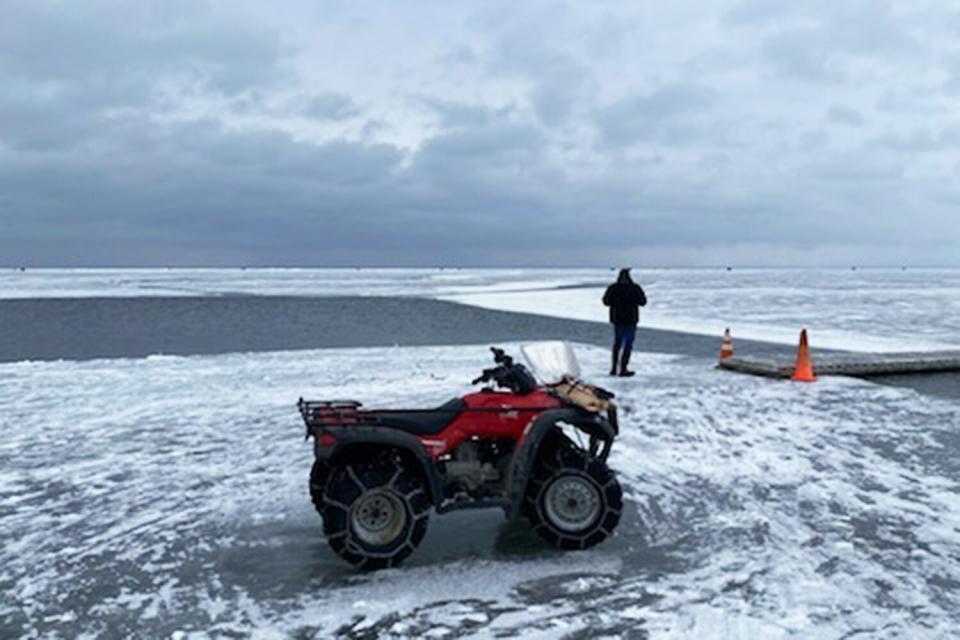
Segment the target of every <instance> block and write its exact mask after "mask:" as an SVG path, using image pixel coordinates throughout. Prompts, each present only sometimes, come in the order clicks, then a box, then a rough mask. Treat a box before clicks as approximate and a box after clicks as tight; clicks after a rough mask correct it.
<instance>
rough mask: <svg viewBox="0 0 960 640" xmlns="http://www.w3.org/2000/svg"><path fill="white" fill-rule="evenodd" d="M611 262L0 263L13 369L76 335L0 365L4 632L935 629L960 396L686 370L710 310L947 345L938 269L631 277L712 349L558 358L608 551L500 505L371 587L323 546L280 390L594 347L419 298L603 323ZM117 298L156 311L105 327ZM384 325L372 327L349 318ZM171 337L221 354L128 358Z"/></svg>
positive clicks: (951, 598)
mask: <svg viewBox="0 0 960 640" xmlns="http://www.w3.org/2000/svg"><path fill="white" fill-rule="evenodd" d="M612 275H613V274H611V273H610V272H609V271H608V270H601V269H596V270H519V269H518V270H428V269H418V270H319V269H308V270H292V269H279V270H253V269H250V270H245V271H244V270H239V269H237V270H62V271H56V270H51V271H45V270H44V271H36V270H28V271H25V272H19V271H13V270H9V271H4V272H2V273H0V298H5V300H0V310H4V311H5V312H6V313H8V315H9V314H10V311H11V310H12V309H13V308H14V307H13V306H11V305H12V304H14V303H16V304H17V305H20V306H18V309H20V307H23V309H20V310H19V311H18V312H17V313H24V314H26V315H20V316H18V318H21V319H20V320H17V323H18V324H22V325H23V326H21V327H20V328H19V329H18V330H19V331H20V333H16V332H14V331H11V332H8V333H10V335H13V334H14V333H16V336H20V338H17V340H20V341H23V340H26V341H27V342H29V345H28V346H27V348H26V352H28V353H36V352H37V349H38V345H39V343H40V341H41V340H42V338H43V334H47V333H50V332H49V331H46V330H45V329H44V328H43V326H44V325H43V324H42V322H45V321H50V320H51V318H50V316H51V315H52V316H55V318H54V319H55V320H56V321H57V322H58V323H61V324H63V323H66V325H68V326H70V327H71V328H72V330H74V331H75V333H76V335H77V336H79V337H78V338H77V340H78V341H85V344H84V348H85V349H87V350H86V351H84V350H79V351H74V352H67V351H64V350H62V349H63V348H64V345H59V346H58V345H57V344H52V345H48V346H50V348H51V351H50V354H49V355H50V357H62V358H63V357H65V358H68V359H65V360H61V361H50V362H39V361H33V362H31V361H19V362H7V363H2V364H0V433H2V437H0V538H2V540H3V542H2V546H0V594H2V599H0V637H18V636H25V637H53V638H74V637H95V636H105V637H123V636H129V635H141V636H147V637H166V636H175V637H207V635H208V634H209V636H214V637H223V636H227V637H231V636H232V637H245V636H248V635H255V636H257V637H268V638H270V637H277V638H285V637H296V638H327V637H349V638H364V637H390V636H394V637H410V636H416V637H455V636H472V637H480V638H484V637H491V636H497V637H521V636H522V637H541V638H567V637H569V638H576V637H584V636H586V635H587V634H597V633H608V634H609V635H612V636H618V637H645V634H649V635H650V636H651V637H654V638H688V637H697V638H730V637H741V638H751V639H752V638H787V637H798V638H807V637H830V638H840V637H869V638H899V637H910V638H944V637H951V636H952V634H953V633H954V630H955V629H956V628H958V625H960V607H958V605H957V604H956V602H957V599H958V596H960V499H958V495H960V464H958V462H957V460H958V459H960V457H958V455H957V453H958V450H960V399H957V398H952V397H949V396H948V397H945V398H944V397H935V396H931V395H924V394H920V393H917V392H916V391H912V390H910V389H905V388H893V387H887V386H881V385H876V384H872V383H869V382H862V381H856V380H849V379H842V378H832V379H831V378H825V379H822V380H821V381H820V382H818V383H817V384H816V385H797V384H791V383H789V382H782V381H770V380H765V379H756V378H749V377H743V376H737V375H731V374H724V373H721V372H718V371H716V370H714V369H713V368H712V364H713V363H712V361H711V359H710V358H708V357H706V356H704V355H703V353H704V352H707V353H709V354H710V355H711V357H712V352H713V350H714V349H715V347H716V346H718V345H717V344H716V342H714V341H715V339H716V336H717V334H718V333H719V332H720V331H721V330H722V328H723V327H724V326H727V325H729V326H731V327H732V328H733V329H734V332H735V336H737V337H738V338H745V337H748V336H755V337H758V338H767V339H771V338H772V339H775V340H782V341H783V342H784V343H792V342H793V341H794V340H795V338H796V331H797V330H798V329H799V327H801V326H807V327H809V328H810V329H811V331H812V337H813V342H814V346H815V347H818V346H819V347H826V346H839V347H845V348H864V349H891V350H898V349H908V348H923V347H954V348H956V347H957V342H956V340H957V338H956V336H957V335H960V333H958V329H960V324H958V322H960V308H958V301H960V271H956V270H913V269H911V270H907V271H901V270H887V271H880V270H858V271H855V272H854V271H849V270H832V271H831V270H823V271H795V270H734V271H732V272H727V271H726V270H720V269H717V270H706V269H702V270H638V271H637V272H636V273H635V275H636V279H637V280H638V281H639V282H641V283H642V284H643V285H644V287H645V288H646V290H647V292H648V295H649V297H650V300H651V303H650V305H649V307H648V308H647V309H646V310H645V312H644V319H643V324H644V325H645V326H659V327H664V328H675V329H686V330H690V331H691V332H693V333H700V334H703V335H709V336H710V338H709V342H710V344H709V345H707V346H706V348H705V349H704V344H703V341H704V340H707V338H696V337H695V336H694V337H693V338H696V339H695V340H691V337H690V336H686V338H684V336H681V335H679V334H671V335H667V334H664V335H661V336H654V335H653V334H654V333H656V332H650V333H649V334H648V335H647V339H648V341H649V345H647V346H654V347H656V346H657V345H659V347H660V348H661V349H662V350H664V351H671V352H672V353H676V354H684V353H685V354H687V355H685V356H680V355H667V354H661V353H644V354H642V355H639V356H638V357H637V358H636V368H637V370H638V376H637V377H636V378H634V379H632V380H628V381H624V380H620V379H610V378H607V377H605V376H602V377H600V378H599V379H596V372H602V371H604V370H605V369H606V365H607V364H608V362H607V353H606V351H605V350H604V349H603V348H598V347H596V346H589V345H586V344H580V345H579V346H578V347H577V349H578V353H579V355H580V357H581V360H582V361H583V364H584V370H585V371H587V372H591V373H590V374H589V377H591V378H595V379H596V381H597V382H599V383H601V384H603V385H605V386H610V387H612V388H613V390H614V391H616V392H617V394H618V396H619V399H620V404H621V407H622V409H621V412H622V422H623V429H622V436H621V438H620V439H619V440H618V441H617V443H616V445H615V449H614V453H613V455H612V458H611V463H612V465H613V467H614V468H615V469H616V470H617V472H618V473H619V475H620V478H621V482H622V484H623V486H624V489H625V494H626V498H627V509H626V513H625V516H624V520H623V521H622V523H621V526H620V528H619V529H618V532H617V535H616V536H615V537H614V538H613V539H611V540H610V541H608V542H607V543H605V544H603V545H601V546H599V547H597V548H596V549H594V550H591V551H589V552H584V553H572V554H561V553H558V552H555V551H553V550H551V549H548V548H545V547H544V546H542V545H541V544H540V543H539V542H538V540H537V539H536V538H535V537H533V536H532V535H531V534H529V532H528V531H527V530H526V528H525V526H524V525H523V523H518V522H513V523H509V522H505V521H503V519H502V515H501V513H500V512H497V511H490V512H477V513H455V514H450V515H447V516H442V517H434V518H433V519H432V521H431V525H430V531H429V532H428V534H427V537H426V539H425V540H424V543H423V545H422V546H421V548H420V549H419V550H418V551H417V552H416V553H415V554H414V555H413V556H412V557H411V558H410V561H409V562H408V563H407V564H406V565H405V566H404V567H403V568H401V569H399V570H390V571H386V572H382V573H378V574H375V575H367V574H359V573H356V572H354V571H352V570H351V569H350V568H349V567H348V566H347V565H345V564H344V563H342V562H341V561H340V560H339V559H337V558H336V557H335V556H334V555H333V554H332V553H331V552H330V551H329V550H328V549H327V547H326V544H325V542H324V540H323V538H322V536H321V527H320V520H319V517H318V516H317V515H316V514H315V513H314V512H313V510H312V506H311V504H310V501H309V498H308V495H307V490H306V478H307V473H308V470H309V466H310V462H311V455H312V452H311V449H310V446H309V445H308V444H306V443H304V442H303V439H302V426H301V424H300V423H299V416H298V414H297V413H296V410H295V408H294V406H293V403H294V402H295V401H296V398H297V397H298V396H300V395H305V396H312V397H318V398H322V397H330V396H339V397H343V396H347V397H355V398H357V399H359V400H362V401H364V402H366V403H367V404H372V405H376V404H382V405H388V404H398V405H433V404H438V403H440V402H442V401H444V400H446V399H448V398H449V397H451V396H453V395H457V394H460V393H462V392H464V391H466V389H467V385H466V384H465V383H466V382H467V381H468V380H470V379H471V378H472V377H474V375H475V374H476V373H477V372H478V371H479V369H480V368H481V367H484V366H487V359H488V357H489V356H488V352H487V351H486V349H485V347H484V346H449V347H444V346H408V347H391V346H389V345H390V344H392V342H393V341H394V340H397V339H398V336H400V335H403V336H404V340H410V341H411V342H410V344H431V343H432V344H436V342H437V341H438V340H441V339H442V340H443V341H447V340H449V341H451V344H458V343H461V342H464V341H468V342H469V341H471V340H468V339H467V338H472V339H474V340H477V341H481V340H482V341H486V340H496V341H498V342H499V341H501V340H507V339H512V340H523V339H531V338H535V337H544V336H541V335H540V334H543V333H550V334H554V333H557V334H558V335H551V336H550V337H560V335H559V334H560V333H562V334H563V335H565V336H567V337H573V338H575V339H579V340H581V341H582V342H591V343H593V344H602V341H603V340H605V339H607V338H608V337H609V336H608V328H607V327H605V326H602V325H594V324H588V323H575V322H569V321H563V322H560V321H557V320H553V319H551V318H549V317H548V318H539V319H532V318H530V317H529V316H514V315H509V314H494V313H492V312H490V311H485V310H484V309H480V308H468V307H462V306H459V305H449V304H444V303H443V302H434V301H432V300H412V299H411V297H416V298H435V299H439V300H441V301H447V300H449V301H456V302H463V303H467V304H470V305H476V306H479V307H488V308H491V309H504V310H516V311H529V312H534V313H538V314H544V315H547V316H555V317H557V318H575V319H576V318H579V319H584V320H597V321H601V322H602V321H603V320H604V319H605V318H604V309H603V308H602V307H600V306H599V304H598V303H597V299H598V298H599V295H600V292H601V291H602V288H603V286H605V284H606V283H607V281H608V280H609V279H610V278H611V277H612ZM267 295H270V296H280V295H287V296H291V295H292V296H314V297H315V298H314V299H312V300H309V301H306V302H304V301H303V300H297V299H294V298H262V296H267ZM331 295H335V296H361V298H352V299H349V300H348V299H346V298H332V299H328V300H323V299H322V296H331ZM238 296H240V297H238ZM243 296H257V298H256V300H253V299H251V298H243ZM372 296H395V297H396V296H399V297H400V302H396V300H397V298H382V299H380V301H375V300H372V299H370V297H372ZM99 297H105V298H109V299H110V300H111V301H113V302H116V303H117V304H109V303H108V301H104V300H99V301H98V300H97V299H96V298H99ZM121 297H136V298H137V304H140V303H142V304H143V305H146V306H147V311H148V313H147V314H146V317H150V318H151V319H152V320H151V323H142V322H141V321H140V320H137V319H138V318H139V319H142V318H144V317H145V316H144V314H143V313H139V312H138V313H137V314H133V315H130V316H124V315H123V314H124V313H127V312H129V311H130V309H131V302H130V301H126V302H125V301H122V300H119V298H121ZM197 297H205V298H208V300H206V302H214V301H213V300H212V299H209V297H216V298H217V300H216V301H217V302H218V303H220V302H222V305H223V306H224V309H222V310H221V311H219V312H217V313H216V314H211V313H210V309H209V305H203V304H201V305H191V304H188V301H190V300H195V301H196V300H197ZM362 297H366V298H362ZM37 298H43V299H45V301H46V302H48V303H49V304H50V305H52V306H46V303H45V304H39V302H38V301H37V300H36V299H37ZM53 298H65V299H64V300H54V299H53ZM384 301H386V302H384ZM198 302H205V301H204V300H199V301H198ZM281 303H283V304H287V305H289V309H287V308H286V307H283V308H280V307H278V306H277V305H279V304H281ZM368 303H369V304H368ZM384 304H388V306H387V307H384V306H383V305H384ZM4 305H6V306H4ZM71 305H72V306H71ZM311 305H312V306H311ZM389 305H393V306H389ZM407 307H410V308H409V309H407ZM413 307H416V308H413ZM81 308H82V309H83V312H82V313H81V312H80V311H79V309H81ZM24 309H25V310H24ZM278 309H279V311H280V312H281V313H280V314H279V315H280V316H282V320H283V323H281V322H280V320H279V319H277V318H275V317H274V316H271V315H269V314H270V313H274V314H276V313H277V312H278ZM285 309H286V310H285ZM293 309H295V312H294V311H292V310H293ZM384 309H393V310H394V312H395V313H392V314H391V315H390V316H389V317H388V319H389V321H390V322H391V323H394V324H390V325H388V326H389V327H392V329H390V330H388V331H382V330H378V329H377V326H371V323H370V322H369V320H368V318H369V317H370V314H371V313H382V312H383V310H384ZM402 309H406V311H403V312H401V310H402ZM151 310H153V311H151ZM30 313H34V314H40V316H43V317H40V316H36V317H34V319H33V320H32V321H31V320H30V317H29V314H30ZM44 314H46V315H44ZM265 314H266V315H265ZM194 317H196V318H197V321H196V322H194V321H192V320H191V318H194ZM257 318H259V320H256V319H257ZM265 318H266V319H267V321H266V322H264V319H265ZM247 320H250V322H247ZM254 320H256V322H254ZM397 323H399V324H397ZM411 323H413V324H411ZM355 325H362V326H363V327H364V328H365V330H366V333H363V332H358V331H357V330H356V326H355ZM408 325H410V326H408ZM473 325H481V326H480V327H479V328H478V327H475V326H473ZM265 326H266V327H268V328H269V327H272V328H273V329H272V332H271V335H266V336H264V335H261V334H262V329H263V327H265ZM385 326H387V325H385ZM401 329H402V331H401ZM480 329H482V331H480ZM31 331H33V333H32V334H31V333H30V332H31ZM317 331H319V332H320V333H321V334H322V336H321V337H323V340H322V341H321V342H320V343H318V344H320V345H322V346H329V347H338V346H344V345H350V346H354V347H358V348H349V349H345V348H326V349H305V348H304V346H306V345H310V344H317V343H312V342H311V341H313V340H315V338H316V336H315V335H313V334H314V333H316V332H317ZM311 332H313V333H311ZM444 332H446V333H444ZM141 334H142V335H141ZM280 334H282V336H281V337H282V338H283V340H286V341H287V342H282V343H280V344H278V345H277V346H273V347H271V346H270V345H269V344H268V343H267V342H265V341H266V340H268V339H272V336H276V335H280ZM71 335H72V334H71ZM16 336H15V337H16ZM24 336H26V338H24ZM509 336H512V338H508V337H509ZM7 338H9V336H7ZM299 340H302V342H298V341H299ZM8 341H9V340H8ZM165 341H168V342H165ZM218 341H219V342H218ZM657 341H659V342H657ZM0 343H2V337H0ZM214 343H216V344H214ZM158 344H159V345H160V347H159V349H158V348H157V345H158ZM739 344H743V343H742V342H741V343H739ZM169 345H179V347H180V348H184V349H185V351H184V352H185V353H208V352H211V351H224V352H231V351H233V353H223V354H221V355H192V356H187V357H181V356H169V355H167V356H150V357H117V356H119V355H124V354H126V355H145V354H147V353H153V352H156V351H157V350H160V351H163V350H164V348H166V347H168V346H169ZM372 345H378V346H372ZM8 346H9V345H8ZM13 346H16V345H13ZM73 346H76V345H73ZM11 348H12V347H11ZM18 348H19V347H18ZM271 348H272V349H300V350H286V351H280V350H276V351H264V349H271ZM58 349H60V350H59V351H58ZM98 349H100V351H98ZM250 350H258V351H261V353H241V352H243V351H250ZM654 350H656V349H654ZM15 351H16V350H15V349H14V351H11V353H14V352H15ZM58 354H59V355H58ZM64 354H67V355H64ZM691 354H692V355H691ZM104 356H109V357H104ZM91 357H93V358H98V357H99V359H93V360H83V361H79V360H70V359H69V358H91ZM10 359H13V360H16V359H17V358H16V357H11V358H10Z"/></svg>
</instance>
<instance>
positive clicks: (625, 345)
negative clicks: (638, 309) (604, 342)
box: [613, 324, 637, 355]
mask: <svg viewBox="0 0 960 640" xmlns="http://www.w3.org/2000/svg"><path fill="white" fill-rule="evenodd" d="M636 337H637V326H636V325H633V324H615V325H613V350H614V352H618V351H620V350H621V349H623V353H624V355H626V354H629V353H630V352H631V351H633V339H634V338H636Z"/></svg>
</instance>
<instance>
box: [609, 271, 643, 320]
mask: <svg viewBox="0 0 960 640" xmlns="http://www.w3.org/2000/svg"><path fill="white" fill-rule="evenodd" d="M603 304H605V305H607V306H608V307H610V322H612V323H613V324H616V325H629V326H636V325H637V323H638V322H639V321H640V307H643V306H645V305H646V304H647V296H646V294H644V293H643V289H641V288H640V285H638V284H636V283H635V282H634V281H633V280H632V279H631V278H630V274H629V273H627V272H626V271H621V272H620V277H619V278H617V281H616V282H614V283H613V284H612V285H610V286H609V287H607V292H606V293H604V294H603Z"/></svg>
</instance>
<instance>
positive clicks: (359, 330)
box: [0, 295, 960, 398]
mask: <svg viewBox="0 0 960 640" xmlns="http://www.w3.org/2000/svg"><path fill="white" fill-rule="evenodd" d="M610 333H611V332H610V327H609V326H607V325H605V324H600V323H596V322H585V321H580V320H566V319H563V318H550V317H546V316H538V315H533V314H523V313H510V312H504V311H494V310H490V309H480V308H477V307H471V306H467V305H461V304H456V303H453V302H443V301H439V300H431V299H426V298H412V297H330V298H306V297H297V296H245V295H238V296H217V297H179V298H177V297H156V298H150V297H133V298H113V297H108V298H50V299H24V300H0V362H16V361H20V360H58V359H64V360H87V359H93V358H118V357H133V358H136V357H143V356H147V355H152V354H168V355H192V354H215V353H233V352H251V351H279V350H290V349H313V348H335V347H369V346H393V345H400V346H422V345H455V344H483V343H490V344H495V343H498V342H508V341H522V340H549V339H563V340H570V341H574V342H582V343H586V344H596V345H607V344H609V343H610V339H611V335H610ZM636 349H637V350H638V351H647V352H657V353H672V354H682V355H688V356H693V357H698V358H712V357H714V356H715V355H716V353H717V352H718V350H719V339H718V338H713V337H710V336H699V335H694V334H689V333H682V332H679V331H663V330H659V329H646V328H643V327H641V328H640V329H639V331H638V334H637V342H636ZM737 349H738V350H741V352H749V353H751V354H754V355H765V354H773V353H777V354H782V355H789V354H791V353H792V352H793V347H789V346H784V345H776V344H772V343H766V342H759V341H753V340H738V341H737ZM877 381H878V382H881V383H883V384H890V385H893V386H900V387H910V388H913V389H916V390H918V391H920V392H922V393H928V394H932V395H939V396H944V397H951V398H956V397H960V375H956V374H935V375H924V376H887V377H883V378H878V379H877Z"/></svg>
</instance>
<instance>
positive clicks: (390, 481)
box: [298, 343, 623, 569]
mask: <svg viewBox="0 0 960 640" xmlns="http://www.w3.org/2000/svg"><path fill="white" fill-rule="evenodd" d="M541 347H544V348H541ZM528 349H529V350H532V351H533V352H536V353H535V355H536V356H537V357H541V360H543V358H542V356H544V354H546V359H545V360H546V366H545V367H544V366H541V367H538V365H537V363H536V362H534V358H533V357H532V356H531V351H528ZM492 350H493V353H494V361H495V363H496V366H495V367H493V368H491V369H486V370H484V372H483V374H482V375H481V376H480V377H478V378H477V379H476V380H474V381H473V383H474V384H477V383H490V384H488V386H487V387H486V388H484V389H483V390H481V391H479V392H476V393H470V394H468V395H466V396H464V397H462V398H455V399H453V400H451V401H449V402H447V403H446V404H443V405H441V406H439V407H437V408H436V409H429V410H420V409H384V410H375V411H363V410H361V409H360V407H361V404H360V403H359V402H355V401H339V400H332V401H319V402H305V401H304V400H303V399H301V400H300V402H299V403H298V406H299V409H300V413H301V415H302V416H303V420H304V422H305V423H306V426H307V437H310V436H313V439H314V448H315V457H316V460H315V462H314V464H313V469H312V471H311V473H310V496H311V498H312V499H313V504H314V506H315V507H316V509H317V511H318V512H320V514H321V515H322V516H323V529H324V533H325V534H326V536H327V540H328V542H329V544H330V546H331V547H332V548H333V550H334V551H336V552H337V553H338V554H339V555H340V556H341V557H342V558H343V559H344V560H346V561H347V562H350V563H352V564H354V565H356V566H359V567H363V568H364V569H380V568H383V567H390V566H394V565H397V564H398V563H400V562H401V561H402V560H403V559H404V558H406V557H407V556H408V555H410V553H412V552H413V550H414V549H415V548H416V547H417V545H418V544H419V543H420V541H421V540H422V539H423V536H424V533H426V530H427V518H428V516H429V512H430V509H431V507H432V508H434V509H436V511H437V513H444V512H446V511H451V510H453V509H465V508H470V509H474V508H483V507H500V508H502V509H503V510H504V511H505V512H506V514H507V517H514V516H516V515H518V514H521V513H522V514H523V515H525V516H526V517H527V519H528V520H529V521H530V524H531V525H532V526H533V529H534V531H536V532H537V533H538V534H540V536H542V537H543V538H544V539H546V540H547V541H548V542H549V543H551V544H553V545H555V546H557V547H559V548H561V549H586V548H588V547H592V546H593V545H595V544H598V543H600V542H602V541H603V540H604V539H606V538H607V536H609V535H610V534H611V533H613V529H614V528H615V527H616V526H617V523H618V522H619V521H620V511H621V508H622V505H623V502H622V495H623V494H622V491H621V489H620V485H619V483H618V482H617V479H616V477H615V476H614V474H613V472H612V471H611V470H610V468H609V467H607V464H606V460H607V455H608V454H609V452H610V447H611V445H612V443H613V439H614V437H615V436H616V434H617V413H616V407H615V405H614V404H613V403H612V402H611V399H612V398H613V394H611V393H609V392H606V391H604V390H603V389H600V388H598V387H593V386H590V385H586V384H583V383H581V382H579V381H578V380H577V379H576V377H575V376H577V375H579V371H578V367H577V366H576V361H575V359H573V352H572V350H570V348H569V346H568V345H566V344H564V343H542V344H540V345H532V346H530V347H524V348H523V350H524V354H525V355H526V356H527V359H528V361H530V363H531V365H532V366H533V368H534V370H535V371H537V373H538V376H540V378H541V379H545V377H547V378H549V376H550V375H553V378H554V379H553V380H552V383H551V384H545V385H538V384H537V381H536V379H535V378H534V376H533V375H532V374H531V372H530V370H529V369H527V368H526V367H525V366H524V365H522V364H519V363H515V362H514V361H513V359H512V358H511V357H510V356H508V355H506V354H505V353H504V352H503V351H502V350H500V349H496V348H494V349H492ZM558 354H559V355H558ZM551 360H552V362H551ZM558 362H559V363H560V368H561V369H566V370H565V371H562V372H561V373H560V374H557V372H556V371H553V372H552V374H551V372H550V371H549V368H550V365H551V364H552V365H554V369H557V366H556V365H557V363H558ZM542 364H543V363H542V362H541V365H542ZM544 368H545V369H547V370H548V371H547V375H546V376H544V375H541V369H544ZM494 385H495V386H496V387H497V388H499V389H504V390H503V391H500V390H495V389H494Z"/></svg>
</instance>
